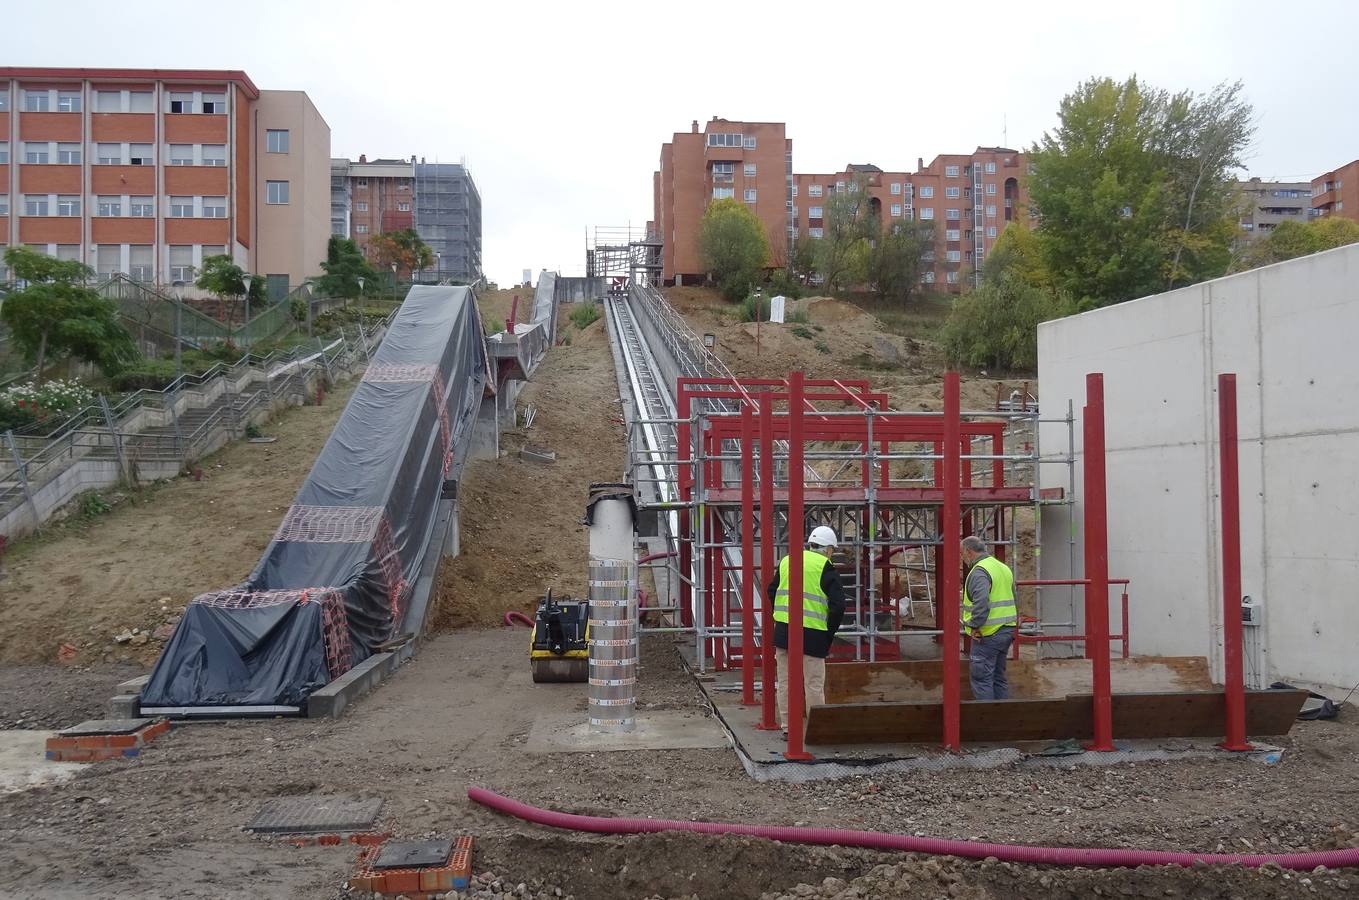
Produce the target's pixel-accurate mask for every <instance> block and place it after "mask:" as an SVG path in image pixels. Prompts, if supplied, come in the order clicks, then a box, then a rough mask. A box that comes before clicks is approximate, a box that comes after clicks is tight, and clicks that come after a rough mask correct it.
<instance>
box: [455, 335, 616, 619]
mask: <svg viewBox="0 0 1359 900" xmlns="http://www.w3.org/2000/svg"><path fill="white" fill-rule="evenodd" d="M558 329H559V330H558V334H559V336H560V337H565V336H567V335H570V337H571V343H570V344H568V345H563V346H559V347H556V348H554V349H553V350H552V352H550V353H549V354H548V355H547V357H546V358H545V359H544V360H543V363H542V365H541V367H540V368H539V370H538V372H537V373H536V374H535V376H534V380H533V381H531V382H529V383H528V385H526V386H525V388H524V390H523V392H521V393H520V395H519V398H518V408H519V409H520V410H521V411H522V410H524V409H526V408H527V407H529V406H532V407H534V408H536V410H537V413H536V414H535V417H534V419H533V425H532V426H531V427H529V428H527V429H526V428H523V427H517V428H514V429H511V430H508V431H506V432H504V434H502V435H501V458H500V459H499V460H489V459H488V460H475V461H473V462H472V463H470V464H469V465H468V467H467V469H466V470H465V471H464V473H463V479H462V482H461V484H460V490H461V515H462V520H461V524H462V529H463V531H462V543H463V547H464V548H465V552H464V553H463V554H462V555H461V556H459V557H458V558H457V559H454V560H453V561H452V562H451V563H449V564H447V565H445V566H443V567H442V569H441V570H440V573H439V593H438V599H437V601H436V602H437V605H436V609H435V621H436V626H437V627H440V628H448V627H456V626H462V625H486V624H492V623H498V622H500V621H501V618H502V617H503V616H504V614H505V612H506V611H507V610H510V609H518V610H521V611H526V612H527V611H531V610H533V609H534V608H535V607H536V605H537V599H538V597H540V596H542V594H543V592H544V591H545V590H546V589H547V588H549V587H550V588H552V591H553V593H554V594H555V595H556V596H558V597H562V596H573V597H584V596H585V581H586V574H585V573H586V563H585V561H586V558H587V539H586V532H585V526H584V525H583V524H582V518H583V516H584V514H585V501H586V498H587V496H588V493H589V486H590V483H591V482H596V481H618V480H619V479H621V478H622V477H623V470H624V465H625V463H626V459H625V457H626V448H627V438H626V435H625V433H624V429H623V426H622V424H621V420H620V418H619V417H620V415H621V412H620V410H621V407H620V404H619V403H618V386H617V382H616V381H615V380H614V374H613V359H612V357H611V356H610V354H609V344H608V342H609V337H608V332H607V331H606V330H605V327H604V321H603V320H602V319H601V320H598V321H596V322H594V323H593V324H592V325H590V326H589V327H588V328H586V329H585V330H584V331H581V330H580V329H578V328H576V327H575V326H574V325H572V324H571V323H570V321H569V320H568V319H567V318H566V317H565V315H563V316H562V318H561V321H560V323H559V324H558ZM520 421H522V418H521V420H520ZM525 444H533V445H536V446H540V447H546V448H548V449H551V450H553V451H555V452H556V454H557V459H556V461H555V462H551V463H542V462H530V461H526V460H523V459H520V457H519V450H520V448H521V447H523V446H524V445H525Z"/></svg>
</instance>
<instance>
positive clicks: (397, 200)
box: [330, 155, 481, 284]
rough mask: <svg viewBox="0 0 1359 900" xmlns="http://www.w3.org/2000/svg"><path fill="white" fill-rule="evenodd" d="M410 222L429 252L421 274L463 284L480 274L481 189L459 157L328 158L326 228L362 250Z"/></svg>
mask: <svg viewBox="0 0 1359 900" xmlns="http://www.w3.org/2000/svg"><path fill="white" fill-rule="evenodd" d="M406 228H414V229H415V230H416V233H417V234H419V235H420V238H421V240H423V241H424V242H425V243H427V244H429V246H430V248H431V249H432V250H433V251H434V254H435V264H434V267H433V269H432V270H431V271H430V272H425V273H422V274H423V275H426V276H430V277H433V278H436V279H437V280H442V279H445V278H448V279H452V280H455V281H461V282H465V283H468V284H471V283H472V282H475V281H476V280H477V279H478V278H480V277H481V194H480V192H479V191H478V190H477V186H476V182H474V181H473V180H472V175H471V173H470V172H468V171H467V168H466V166H464V165H462V164H459V163H429V162H425V161H424V160H421V161H419V162H416V158H415V157H414V156H412V157H411V158H410V159H409V160H405V159H374V160H371V161H370V160H369V159H368V157H367V156H366V155H360V156H359V159H358V162H351V161H350V160H348V159H332V160H331V161H330V231H331V233H332V234H339V235H345V236H346V237H350V238H352V239H353V240H354V242H355V243H357V244H358V246H359V248H360V249H361V250H363V251H364V254H365V255H368V254H369V252H370V251H369V243H370V241H371V240H372V238H373V237H374V236H375V235H379V234H384V233H386V232H391V231H401V230H403V229H406Z"/></svg>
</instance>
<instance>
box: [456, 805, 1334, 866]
mask: <svg viewBox="0 0 1359 900" xmlns="http://www.w3.org/2000/svg"><path fill="white" fill-rule="evenodd" d="M467 796H468V798H469V799H470V800H472V801H473V802H475V803H480V804H482V805H483V806H487V807H490V808H491V809H494V810H496V811H497V812H502V813H505V814H507V815H511V816H514V817H515V818H518V819H523V820H525V821H527V822H534V823H537V824H539V825H549V826H551V827H553V828H567V829H570V830H572V831H588V832H593V833H595V834H655V833H657V832H661V831H694V832H698V833H699V834H743V835H748V836H750V837H760V838H768V839H770V840H774V841H785V842H787V843H792V844H822V845H831V844H838V845H840V846H842V847H866V848H868V849H870V850H904V851H906V852H909V853H931V854H937V855H941V856H961V857H966V858H969V859H985V858H987V857H988V856H994V857H995V858H996V859H1000V860H1004V861H1006V862H1017V863H1037V864H1041V865H1056V866H1097V867H1112V866H1171V865H1173V866H1191V865H1193V864H1194V863H1207V864H1209V865H1236V866H1263V865H1265V864H1266V863H1274V864H1276V865H1278V866H1280V867H1281V868H1285V869H1299V870H1305V871H1311V870H1312V869H1315V868H1316V867H1317V866H1326V867H1327V868H1329V869H1338V868H1341V867H1343V866H1359V849H1348V850H1319V851H1313V852H1309V853H1274V854H1269V853H1183V852H1180V851H1176V850H1126V849H1114V848H1106V847H1030V846H1025V845H1022V844H988V843H984V842H982V841H955V840H944V839H942V838H927V837H914V836H912V835H907V834H887V833H884V832H880V831H848V830H845V829H841V828H793V827H789V826H784V825H741V824H736V823H734V822H682V821H676V820H673V819H613V818H605V817H603V816H578V815H573V814H571V813H563V812H556V811H555V810H550V809H542V808H540V807H537V806H529V805H528V804H527V803H520V802H519V801H518V800H512V799H510V798H509V797H505V796H502V795H500V794H497V793H495V792H494V791H488V790H486V789H485V788H479V787H468V789H467Z"/></svg>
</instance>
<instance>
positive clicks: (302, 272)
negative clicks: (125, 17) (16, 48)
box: [0, 67, 330, 295]
mask: <svg viewBox="0 0 1359 900" xmlns="http://www.w3.org/2000/svg"><path fill="white" fill-rule="evenodd" d="M329 158H330V127H329V126H328V125H327V124H326V122H325V120H324V119H323V118H322V117H321V115H320V113H319V112H317V110H316V107H315V106H313V105H312V103H311V101H310V99H308V97H307V95H306V94H305V93H302V92H301V91H271V90H260V89H259V88H257V87H256V86H255V84H254V83H253V82H252V81H251V80H250V78H249V76H248V75H246V74H245V73H244V72H240V71H217V70H214V71H206V70H167V69H79V68H74V69H52V68H18V67H0V234H3V235H4V243H5V244H6V245H26V246H28V247H30V248H32V249H34V250H38V251H40V252H44V253H47V254H49V255H52V256H56V257H59V258H63V259H72V260H81V261H83V262H85V263H87V264H88V265H90V266H91V267H92V268H94V269H95V271H96V272H97V273H99V274H100V275H103V276H109V275H112V274H115V273H123V274H126V275H128V276H129V277H132V278H134V279H137V280H139V281H144V282H154V283H160V284H169V283H171V282H174V281H192V280H193V278H194V277H195V274H196V272H197V270H198V269H199V267H200V266H201V265H202V261H203V260H204V259H205V258H206V257H209V256H213V255H217V254H223V253H225V254H229V255H231V256H232V257H233V258H234V259H235V260H236V262H237V263H238V264H240V265H241V266H243V267H245V268H246V269H248V270H249V271H251V272H257V273H260V274H263V275H265V276H266V277H267V279H268V283H269V288H270V290H271V291H272V292H273V293H275V294H276V295H277V294H280V293H286V291H287V288H288V286H289V285H290V284H297V283H300V282H301V281H302V279H304V278H306V277H308V276H311V275H316V274H320V262H321V261H322V260H323V259H324V258H325V243H326V237H327V233H328V230H329V229H328V228H327V222H326V199H327V195H326V190H325V184H326V182H325V175H326V165H327V160H329ZM0 265H2V264H0ZM6 277H8V273H7V272H4V271H0V278H6Z"/></svg>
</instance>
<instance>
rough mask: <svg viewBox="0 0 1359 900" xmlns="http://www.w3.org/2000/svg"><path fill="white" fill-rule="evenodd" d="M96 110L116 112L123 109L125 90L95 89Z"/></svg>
mask: <svg viewBox="0 0 1359 900" xmlns="http://www.w3.org/2000/svg"><path fill="white" fill-rule="evenodd" d="M94 111H95V112H101V113H116V112H122V111H123V92H122V91H95V92H94Z"/></svg>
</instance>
